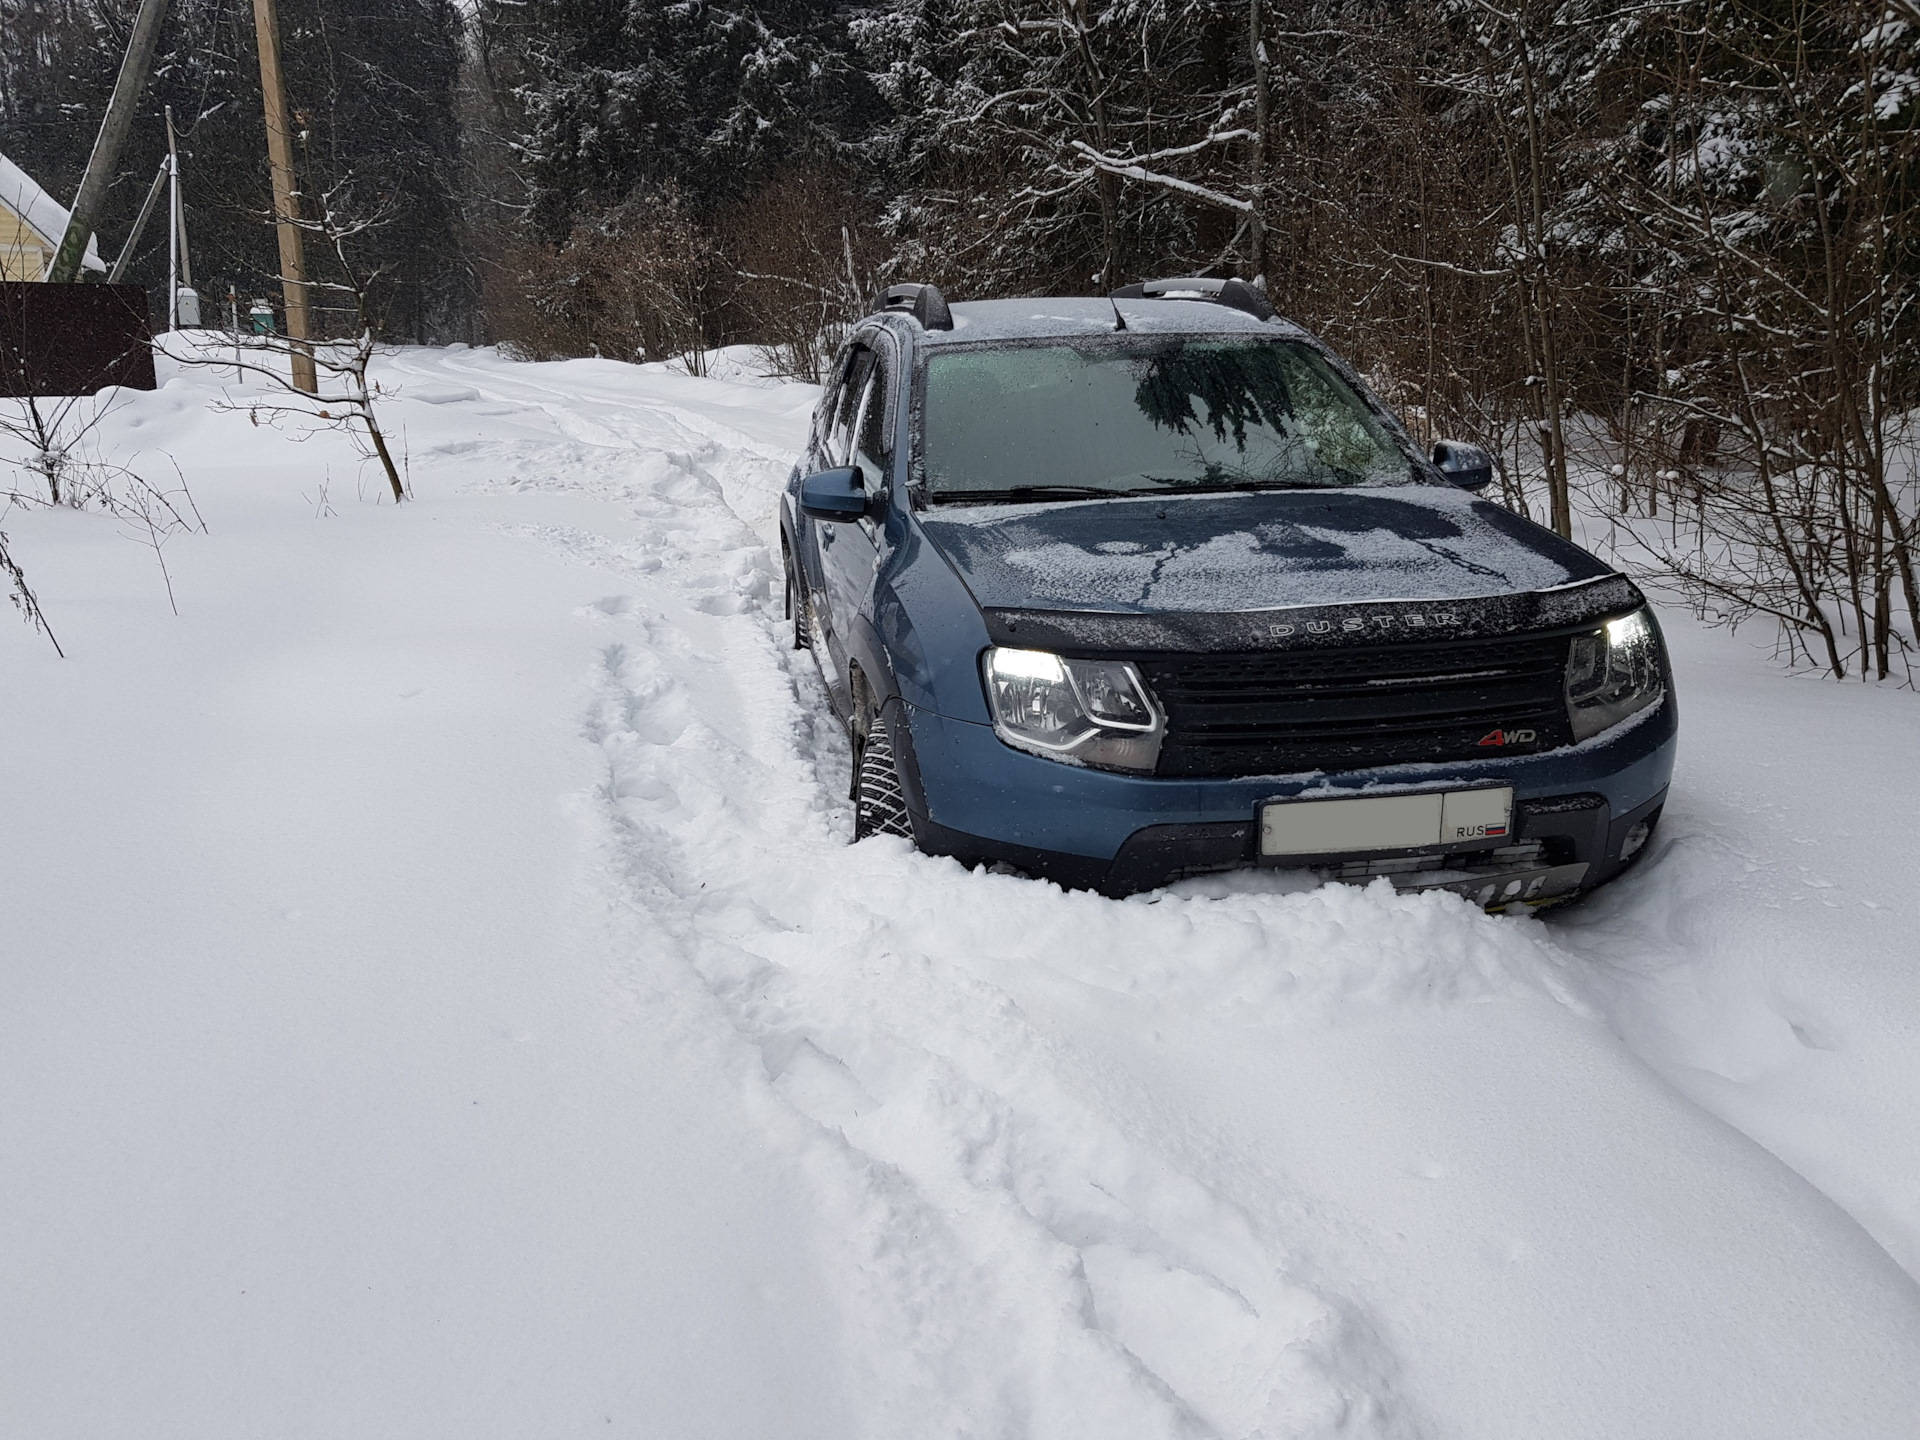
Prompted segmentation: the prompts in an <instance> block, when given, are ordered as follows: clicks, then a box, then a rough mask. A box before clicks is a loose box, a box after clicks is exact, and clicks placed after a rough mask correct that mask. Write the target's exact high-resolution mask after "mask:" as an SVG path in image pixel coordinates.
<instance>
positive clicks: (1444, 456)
mask: <svg viewBox="0 0 1920 1440" xmlns="http://www.w3.org/2000/svg"><path fill="white" fill-rule="evenodd" d="M1433 463H1434V464H1435V465H1437V466H1438V467H1439V469H1440V473H1441V474H1442V475H1444V476H1446V477H1447V479H1449V480H1451V481H1452V482H1453V483H1454V484H1456V485H1458V486H1459V487H1460V488H1461V489H1462V490H1484V489H1486V488H1487V486H1489V485H1491V484H1492V483H1493V457H1492V456H1491V455H1489V454H1487V452H1486V451H1484V450H1482V449H1481V448H1480V447H1479V446H1478V445H1469V444H1468V443H1467V442H1466V441H1464V440H1436V441H1434V442H1433Z"/></svg>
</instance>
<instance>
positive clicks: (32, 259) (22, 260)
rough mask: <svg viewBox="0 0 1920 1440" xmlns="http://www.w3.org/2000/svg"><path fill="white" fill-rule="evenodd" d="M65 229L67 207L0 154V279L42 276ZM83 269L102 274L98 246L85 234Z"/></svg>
mask: <svg viewBox="0 0 1920 1440" xmlns="http://www.w3.org/2000/svg"><path fill="white" fill-rule="evenodd" d="M66 233H67V207H66V206H64V205H62V204H61V203H60V202H59V201H58V200H55V199H54V198H53V197H52V196H51V195H49V194H47V192H46V191H44V190H42V189H41V188H40V187H39V185H37V184H36V183H34V179H33V177H32V176H31V175H29V174H27V172H26V171H24V170H22V169H21V168H20V167H19V166H18V165H16V164H14V163H13V161H11V160H9V159H8V158H7V157H6V156H5V155H0V280H44V279H45V278H46V275H47V266H49V265H51V264H52V263H53V257H54V254H55V252H56V251H58V250H59V248H60V238H61V237H62V236H63V235H65V234H66ZM82 267H83V269H85V270H88V271H92V272H94V273H95V274H99V275H105V274H106V273H107V267H106V265H105V264H104V263H103V262H102V261H101V259H100V248H99V246H98V245H97V244H96V243H95V239H94V237H93V236H88V237H87V255H86V259H85V260H84V261H83V262H82Z"/></svg>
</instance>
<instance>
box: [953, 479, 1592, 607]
mask: <svg viewBox="0 0 1920 1440" xmlns="http://www.w3.org/2000/svg"><path fill="white" fill-rule="evenodd" d="M920 523H921V526H922V528H923V529H924V530H925V531H926V533H927V535H928V536H929V538H931V539H932V541H933V543H934V544H935V545H937V546H938V547H939V548H940V551H941V553H943V554H944V555H945V556H946V557H947V559H948V560H949V561H951V562H952V564H953V566H954V568H955V569H957V570H958V571H959V572H960V575H961V578H962V579H964V580H965V581H966V583H967V586H968V588H969V589H970V590H972V592H973V596H974V599H975V600H976V601H977V602H978V603H979V604H980V605H981V606H983V607H987V608H1000V607H1005V608H1012V609H1034V610H1101V611H1109V612H1111V611H1123V612H1127V611H1131V612H1139V613H1167V612H1192V613H1222V612H1228V611H1237V610H1264V609H1274V608H1279V607H1283V606H1289V605H1325V604H1330V603H1337V602H1346V601H1354V602H1368V601H1382V600H1464V599H1469V598H1472V597H1475V596H1484V595H1508V594H1514V593H1517V592H1522V591H1529V590H1546V589H1551V588H1552V587H1554V586H1556V585H1566V584H1570V583H1574V582H1577V581H1581V580H1589V579H1593V578H1596V577H1598V576H1602V575H1606V574H1609V573H1611V571H1610V570H1609V568H1608V567H1607V566H1606V565H1604V564H1602V563H1601V562H1600V561H1599V560H1596V559H1595V558H1594V557H1593V556H1591V555H1589V554H1588V553H1587V552H1586V551H1584V550H1582V549H1580V548H1579V547H1577V546H1575V545H1573V544H1571V543H1569V542H1568V541H1565V540H1562V539H1561V538H1560V537H1559V536H1557V535H1554V534H1553V533H1551V532H1550V531H1547V530H1544V529H1542V528H1541V527H1540V526H1538V525H1535V524H1533V523H1532V522H1530V521H1527V520H1523V519H1521V518H1520V517H1519V516H1518V515H1515V514H1514V513H1513V512H1512V511H1510V510H1504V509H1502V508H1501V507H1500V506H1498V505H1494V504H1491V503H1489V502H1487V501H1485V500H1481V499H1478V498H1476V497H1474V496H1472V495H1469V494H1467V493H1466V492H1465V491H1461V490H1455V489H1451V488H1445V487H1441V486H1437V485H1436V486H1397V487H1394V488H1392V489H1357V488H1356V489H1352V490H1338V491H1327V490H1314V491H1298V490H1290V491H1264V492H1259V493H1253V494H1232V495H1185V496H1143V497H1139V498H1127V499H1114V500H1077V501H1069V502H1065V503H1049V504H1037V505H968V506H955V507H953V508H946V507H941V508H938V509H933V510H929V511H923V512H922V513H921V515H920Z"/></svg>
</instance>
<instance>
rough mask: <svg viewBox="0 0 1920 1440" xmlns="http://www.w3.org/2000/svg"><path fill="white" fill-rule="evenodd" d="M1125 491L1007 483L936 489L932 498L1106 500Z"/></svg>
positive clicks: (947, 500)
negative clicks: (995, 486) (992, 486)
mask: <svg viewBox="0 0 1920 1440" xmlns="http://www.w3.org/2000/svg"><path fill="white" fill-rule="evenodd" d="M1127 493H1128V492H1127V491H1124V490H1109V489H1107V488H1106V487H1105V486H1103V485H1008V486H1005V487H1003V488H1001V489H998V490H936V491H934V492H933V498H934V501H935V503H937V504H941V505H946V504H949V503H951V502H953V501H956V500H1088V499H1093V500H1106V499H1111V498H1112V497H1113V496H1116V495H1124V494H1127Z"/></svg>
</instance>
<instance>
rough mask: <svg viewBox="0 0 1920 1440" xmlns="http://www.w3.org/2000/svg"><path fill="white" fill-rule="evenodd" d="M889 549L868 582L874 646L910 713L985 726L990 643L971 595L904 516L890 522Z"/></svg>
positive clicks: (983, 622) (939, 554)
mask: <svg viewBox="0 0 1920 1440" xmlns="http://www.w3.org/2000/svg"><path fill="white" fill-rule="evenodd" d="M887 531H888V537H887V538H888V539H889V540H890V541H891V542H892V544H891V545H890V547H889V550H888V553H887V555H886V558H885V559H884V560H883V561H882V562H881V566H880V573H879V574H878V576H876V577H875V583H874V590H873V604H872V606H871V607H870V611H871V614H872V617H873V626H874V631H875V638H876V641H877V643H879V644H880V645H881V646H882V648H884V649H885V651H886V653H887V655H888V656H889V657H890V658H891V660H892V669H893V677H894V683H895V684H896V686H897V688H898V693H899V695H900V697H901V698H902V699H903V700H905V701H906V702H907V703H908V704H910V705H915V706H918V707H919V708H921V709H923V710H932V711H934V712H936V713H938V714H941V715H947V716H950V717H952V718H953V719H956V720H971V721H975V722H977V723H980V724H985V723H987V722H988V720H989V718H990V717H989V716H988V714H987V697H986V694H985V692H983V691H982V690H981V688H980V652H981V651H982V650H984V649H986V648H987V646H988V645H990V644H992V643H993V642H992V641H991V640H990V639H989V638H988V636H987V627H986V622H985V621H984V620H982V619H981V617H980V609H979V607H978V606H977V605H975V604H974V600H973V595H972V593H971V592H970V591H969V590H968V589H967V587H966V586H965V585H964V584H962V583H961V580H960V577H959V576H958V575H956V574H954V572H953V567H952V566H951V565H949V564H948V563H947V559H946V557H945V556H944V555H942V554H941V553H940V552H939V550H938V549H936V548H935V547H934V545H933V544H932V543H931V542H930V541H929V540H928V539H927V537H926V535H925V533H924V532H923V531H922V530H921V529H920V526H919V525H918V524H917V523H916V522H915V521H914V519H913V517H912V515H911V514H901V513H898V512H896V513H895V514H894V515H893V516H892V517H890V519H889V522H888V525H887Z"/></svg>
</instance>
